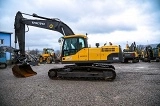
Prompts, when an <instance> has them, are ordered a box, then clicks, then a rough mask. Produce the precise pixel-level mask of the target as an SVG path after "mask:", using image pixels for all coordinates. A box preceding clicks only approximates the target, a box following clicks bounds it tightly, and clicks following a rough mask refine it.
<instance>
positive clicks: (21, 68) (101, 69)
mask: <svg viewBox="0 0 160 106" xmlns="http://www.w3.org/2000/svg"><path fill="white" fill-rule="evenodd" d="M22 14H23V15H29V16H33V17H36V18H40V19H27V18H24V17H23V16H22ZM25 25H30V26H34V27H39V28H44V29H48V30H53V31H57V32H59V33H61V34H62V35H63V37H61V39H62V40H61V42H62V47H61V63H62V64H72V65H65V66H64V67H62V68H52V69H50V70H49V71H48V76H49V78H50V79H57V78H63V77H70V78H72V77H78V78H81V77H87V78H88V77H89V78H101V79H105V80H114V79H115V78H116V72H115V67H114V66H113V65H111V64H107V63H108V62H121V61H122V60H123V57H122V50H121V46H120V45H105V46H101V47H100V45H99V43H96V47H88V41H87V39H88V37H87V35H81V34H74V32H73V31H72V30H71V28H70V27H69V26H68V25H66V24H65V23H63V22H62V21H61V20H59V19H57V18H46V17H42V16H38V15H36V14H33V15H30V14H26V13H21V12H17V14H16V17H15V24H14V28H15V38H16V40H15V42H16V43H17V39H18V44H19V51H18V52H20V55H19V56H18V57H19V58H22V60H24V61H23V63H21V64H15V65H14V67H13V68H12V71H13V74H14V75H15V76H16V77H29V76H32V75H36V74H37V73H36V72H34V71H33V70H32V68H31V66H30V65H28V64H27V63H26V62H25V59H26V58H25Z"/></svg>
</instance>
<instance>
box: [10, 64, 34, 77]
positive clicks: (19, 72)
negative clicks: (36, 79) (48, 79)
mask: <svg viewBox="0 0 160 106" xmlns="http://www.w3.org/2000/svg"><path fill="white" fill-rule="evenodd" d="M12 72H13V75H14V76H15V77H19V78H23V77H30V76H33V75H36V74H37V73H36V72H34V71H33V70H32V68H31V66H30V65H17V64H16V65H14V66H13V68H12Z"/></svg>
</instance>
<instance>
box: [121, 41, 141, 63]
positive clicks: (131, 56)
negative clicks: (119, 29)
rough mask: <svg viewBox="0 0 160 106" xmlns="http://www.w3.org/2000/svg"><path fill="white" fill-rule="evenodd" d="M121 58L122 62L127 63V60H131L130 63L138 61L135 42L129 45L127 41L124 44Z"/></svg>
mask: <svg viewBox="0 0 160 106" xmlns="http://www.w3.org/2000/svg"><path fill="white" fill-rule="evenodd" d="M123 59H124V61H123V62H124V63H128V62H129V61H132V63H137V62H139V59H140V55H139V53H138V50H137V47H136V43H135V42H133V43H132V44H131V46H129V45H128V43H127V44H126V48H125V49H123Z"/></svg>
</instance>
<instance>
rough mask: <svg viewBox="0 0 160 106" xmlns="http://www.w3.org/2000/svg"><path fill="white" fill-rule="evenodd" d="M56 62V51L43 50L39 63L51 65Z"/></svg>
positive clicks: (50, 49)
mask: <svg viewBox="0 0 160 106" xmlns="http://www.w3.org/2000/svg"><path fill="white" fill-rule="evenodd" d="M55 60H56V55H55V53H54V49H52V48H43V52H42V54H41V55H40V56H39V62H40V63H48V64H51V63H52V62H55Z"/></svg>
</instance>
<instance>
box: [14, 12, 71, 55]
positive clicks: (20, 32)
mask: <svg viewBox="0 0 160 106" xmlns="http://www.w3.org/2000/svg"><path fill="white" fill-rule="evenodd" d="M22 14H24V15H29V16H32V17H36V18H40V19H27V18H24V17H23V16H22ZM25 25H29V26H34V27H39V28H43V29H48V30H53V31H57V32H60V33H61V34H62V35H64V36H68V35H74V32H73V31H72V30H71V28H70V27H69V26H68V25H66V24H65V23H63V22H62V21H60V20H59V19H57V18H46V17H42V16H38V15H36V14H33V15H30V14H25V13H21V12H20V11H18V12H17V14H16V16H15V23H14V29H15V43H17V40H18V43H19V49H20V54H21V55H25Z"/></svg>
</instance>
